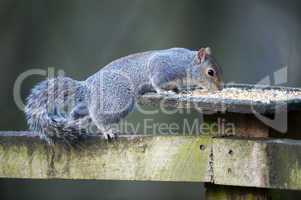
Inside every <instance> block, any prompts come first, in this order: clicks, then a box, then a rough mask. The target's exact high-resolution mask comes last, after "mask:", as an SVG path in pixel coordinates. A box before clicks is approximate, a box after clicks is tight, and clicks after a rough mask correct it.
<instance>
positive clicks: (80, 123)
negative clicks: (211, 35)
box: [25, 48, 221, 143]
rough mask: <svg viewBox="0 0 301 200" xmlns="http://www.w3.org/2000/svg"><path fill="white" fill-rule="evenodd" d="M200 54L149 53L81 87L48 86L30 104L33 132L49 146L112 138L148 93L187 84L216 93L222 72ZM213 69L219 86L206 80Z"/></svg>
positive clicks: (62, 82) (59, 82)
mask: <svg viewBox="0 0 301 200" xmlns="http://www.w3.org/2000/svg"><path fill="white" fill-rule="evenodd" d="M197 53H198V52H197V51H191V50H188V49H184V48H172V49H166V50H157V51H148V52H143V53H138V54H132V55H129V56H127V57H123V58H120V59H117V60H115V61H113V62H111V63H109V64H108V65H107V66H105V67H104V68H102V69H101V70H100V71H99V72H97V73H96V74H94V75H92V76H91V77H89V78H88V79H87V80H85V81H82V82H81V81H76V80H73V79H71V78H67V77H57V78H53V79H48V80H46V81H43V82H41V83H40V84H38V85H37V86H36V87H34V88H33V89H32V92H31V94H30V96H29V97H28V98H27V105H26V108H25V114H26V117H27V121H28V124H29V128H30V129H31V130H33V131H36V132H37V133H38V134H39V136H40V137H41V138H42V139H44V140H46V141H47V142H48V143H54V142H56V141H66V142H71V143H72V142H74V141H78V140H79V139H80V138H81V137H83V136H87V135H90V134H100V133H102V134H104V136H105V137H106V138H111V137H113V136H114V134H115V132H114V130H112V129H111V128H110V125H111V124H113V123H118V122H119V121H120V120H121V119H122V118H124V117H125V116H126V115H127V114H128V113H129V112H131V111H132V109H133V107H134V104H135V101H136V99H137V97H139V96H140V95H142V94H144V93H146V92H150V91H154V90H155V91H156V92H159V93H165V91H166V89H167V88H170V86H171V85H172V86H177V87H183V83H184V82H185V83H186V82H190V83H197V84H198V85H201V86H203V87H205V88H207V89H208V90H214V89H217V87H218V86H219V84H220V81H221V80H220V76H221V74H220V69H219V68H218V67H217V65H216V63H215V61H214V59H213V58H212V57H211V56H210V55H208V58H207V59H206V60H205V62H203V63H200V59H199V58H198V56H197V55H198V54H197ZM208 67H211V68H214V69H215V71H216V75H217V76H218V77H216V78H215V79H214V80H213V79H210V77H207V76H206V75H205V74H204V70H205V68H208ZM175 84H177V85H175Z"/></svg>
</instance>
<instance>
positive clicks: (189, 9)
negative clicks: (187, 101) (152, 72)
mask: <svg viewBox="0 0 301 200" xmlns="http://www.w3.org/2000/svg"><path fill="white" fill-rule="evenodd" d="M300 10H301V1H299V0H252V1H243V0H229V1H228V0H223V1H222V0H187V1H183V0H173V1H171V0H166V1H159V0H152V1H145V0H144V1H143V0H128V1H123V0H111V1H109V0H87V1H84V0H26V1H22V0H0V68H1V69H2V70H1V74H0V77H1V78H0V92H1V94H2V98H1V100H0V108H1V113H2V115H1V116H0V118H1V120H0V129H1V130H24V129H26V122H25V120H24V115H23V112H22V111H21V110H19V109H18V108H17V106H16V104H15V102H14V99H13V86H14V82H15V80H16V79H17V77H18V76H19V75H20V74H21V73H23V72H25V71H26V70H29V69H47V68H49V67H55V69H56V70H64V71H65V73H66V75H67V76H70V77H73V78H75V79H78V80H83V79H86V78H87V77H88V76H90V75H91V74H93V73H95V72H96V71H98V70H99V69H100V68H101V67H103V66H105V65H106V64H107V63H109V62H110V61H112V60H114V59H116V58H119V57H121V56H125V55H128V54H131V53H134V52H140V51H146V50H150V49H164V48H169V47H175V46H177V47H186V48H191V49H197V48H199V47H205V46H211V47H212V49H213V53H214V55H215V57H216V58H217V60H218V62H219V64H220V65H221V67H222V69H223V72H224V79H225V81H226V82H237V83H253V84H255V83H258V82H259V81H261V80H262V79H264V78H265V77H267V76H270V77H271V81H272V82H271V84H273V81H274V79H273V73H274V72H276V71H277V70H279V69H282V68H283V67H285V66H287V81H283V82H282V83H281V84H282V85H286V86H293V87H300V86H301V57H300V56H299V55H300V53H301V38H300V35H301V12H300ZM44 78H45V77H41V76H32V77H30V78H28V79H26V81H25V82H24V84H23V85H22V97H23V98H25V97H26V96H27V95H28V94H29V90H30V88H31V87H32V86H33V85H34V84H36V83H37V82H38V81H40V80H43V79H44ZM165 117H166V116H164V117H161V118H165ZM137 118H141V116H139V114H138V115H134V117H133V120H135V119H137ZM142 118H143V117H142ZM173 119H177V117H174V118H173ZM0 188H1V189H0V199H23V198H26V197H27V198H28V199H41V198H43V199H45V200H46V199H183V198H189V199H201V195H202V185H201V184H195V183H194V184H192V183H189V184H184V183H142V182H140V183H139V182H87V181H77V182H71V181H51V182H45V181H18V180H1V181H0ZM289 195H291V196H290V197H292V195H297V194H296V193H294V194H289Z"/></svg>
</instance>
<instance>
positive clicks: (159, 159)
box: [0, 132, 211, 182]
mask: <svg viewBox="0 0 301 200" xmlns="http://www.w3.org/2000/svg"><path fill="white" fill-rule="evenodd" d="M210 144H211V139H210V138H209V137H193V136H191V137H190V136H154V137H150V136H127V137H121V138H119V139H118V140H117V141H113V142H107V141H104V140H103V139H99V138H91V139H89V140H87V141H85V142H83V143H81V145H80V146H78V147H77V148H68V147H66V146H62V145H55V146H48V145H46V144H44V143H43V142H42V141H40V140H39V139H38V138H37V137H35V136H34V135H32V134H31V133H28V132H27V133H26V132H2V133H1V134H0V177H4V178H30V179H52V178H55V179H90V180H91V179H98V180H143V181H146V180H150V181H189V182H193V181H201V180H202V181H210V176H209V175H208V174H209V173H207V170H208V169H209V166H208V165H209V154H210V150H211V148H210ZM200 145H202V146H201V147H200ZM201 155H202V156H201Z"/></svg>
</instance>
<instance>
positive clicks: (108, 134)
mask: <svg viewBox="0 0 301 200" xmlns="http://www.w3.org/2000/svg"><path fill="white" fill-rule="evenodd" d="M102 135H103V137H104V138H105V140H108V141H112V140H116V139H117V137H118V133H117V132H114V131H112V130H108V131H105V132H103V133H102Z"/></svg>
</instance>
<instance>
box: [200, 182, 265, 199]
mask: <svg viewBox="0 0 301 200" xmlns="http://www.w3.org/2000/svg"><path fill="white" fill-rule="evenodd" d="M205 187H206V192H205V195H206V200H267V199H269V197H268V191H267V189H258V188H249V187H248V188H246V187H233V186H219V185H214V184H210V183H206V184H205Z"/></svg>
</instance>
